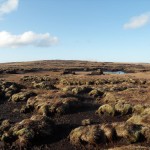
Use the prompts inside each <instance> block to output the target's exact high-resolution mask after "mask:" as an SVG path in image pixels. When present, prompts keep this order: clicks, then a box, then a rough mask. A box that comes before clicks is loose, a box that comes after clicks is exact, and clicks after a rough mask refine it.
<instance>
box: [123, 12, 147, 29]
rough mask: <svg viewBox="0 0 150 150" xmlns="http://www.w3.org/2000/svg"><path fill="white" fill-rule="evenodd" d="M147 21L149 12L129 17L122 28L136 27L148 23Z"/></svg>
mask: <svg viewBox="0 0 150 150" xmlns="http://www.w3.org/2000/svg"><path fill="white" fill-rule="evenodd" d="M149 22H150V12H149V13H146V14H142V15H140V16H135V17H133V18H131V19H130V20H129V22H128V23H125V24H124V25H123V28H124V29H136V28H140V27H142V26H144V25H146V24H148V23H149Z"/></svg>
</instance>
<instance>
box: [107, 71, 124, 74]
mask: <svg viewBox="0 0 150 150" xmlns="http://www.w3.org/2000/svg"><path fill="white" fill-rule="evenodd" d="M104 74H126V73H125V72H124V71H104Z"/></svg>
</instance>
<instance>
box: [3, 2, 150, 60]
mask: <svg viewBox="0 0 150 150" xmlns="http://www.w3.org/2000/svg"><path fill="white" fill-rule="evenodd" d="M149 56H150V1H149V0H142V1H141V0H132V1H131V0H126V1H121V0H105V1H104V0H94V1H93V0H36V1H35V0H0V62H12V61H31V60H49V59H69V60H71V59H76V60H92V61H107V62H112V61H113V62H150V57H149Z"/></svg>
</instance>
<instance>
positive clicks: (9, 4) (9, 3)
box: [0, 0, 19, 17]
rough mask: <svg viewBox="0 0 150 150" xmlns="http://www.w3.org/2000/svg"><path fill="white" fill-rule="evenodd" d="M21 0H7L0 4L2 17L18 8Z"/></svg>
mask: <svg viewBox="0 0 150 150" xmlns="http://www.w3.org/2000/svg"><path fill="white" fill-rule="evenodd" d="M18 5H19V0H6V1H5V2H3V3H1V4H0V17H2V16H3V15H5V14H8V13H10V12H12V11H14V10H16V9H17V8H18Z"/></svg>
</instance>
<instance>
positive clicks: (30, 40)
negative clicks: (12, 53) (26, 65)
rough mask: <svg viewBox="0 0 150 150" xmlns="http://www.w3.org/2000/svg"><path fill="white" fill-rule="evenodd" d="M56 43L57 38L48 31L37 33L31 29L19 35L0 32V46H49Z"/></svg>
mask: <svg viewBox="0 0 150 150" xmlns="http://www.w3.org/2000/svg"><path fill="white" fill-rule="evenodd" d="M57 43H58V38H57V37H55V36H51V35H50V34H49V33H45V34H37V33H34V32H32V31H28V32H24V33H23V34H20V35H13V34H11V33H9V32H6V31H2V32H0V48H3V47H6V48H17V47H23V46H35V47H50V46H52V45H55V44H57Z"/></svg>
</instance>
